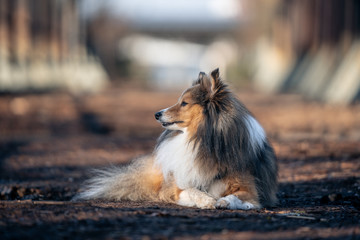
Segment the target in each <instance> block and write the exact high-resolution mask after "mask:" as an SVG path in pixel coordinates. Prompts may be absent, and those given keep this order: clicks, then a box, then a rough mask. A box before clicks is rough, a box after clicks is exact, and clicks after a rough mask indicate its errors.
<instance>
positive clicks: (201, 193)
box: [74, 69, 277, 210]
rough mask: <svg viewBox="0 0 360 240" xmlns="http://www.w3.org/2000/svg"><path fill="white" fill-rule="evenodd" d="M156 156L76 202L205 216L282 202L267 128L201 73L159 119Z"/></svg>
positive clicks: (122, 170)
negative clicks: (166, 205)
mask: <svg viewBox="0 0 360 240" xmlns="http://www.w3.org/2000/svg"><path fill="white" fill-rule="evenodd" d="M155 118H156V120H157V121H158V122H159V123H160V124H161V125H162V126H163V127H164V128H165V130H164V132H163V133H162V134H161V135H160V137H159V139H158V142H157V145H156V147H155V150H154V152H153V153H151V154H149V155H147V156H145V157H141V158H138V159H135V160H133V161H132V162H131V163H130V164H129V165H127V166H125V167H112V168H109V169H106V170H97V171H96V174H95V176H94V177H93V178H91V179H89V180H88V181H87V182H86V183H85V184H84V188H83V190H82V191H81V192H80V193H79V194H78V195H76V196H75V197H74V200H89V199H105V200H114V201H120V200H131V201H146V200H148V201H162V202H170V203H176V204H179V205H182V206H188V207H197V208H203V209H213V208H221V209H244V210H247V209H257V208H261V207H264V206H274V205H275V204H276V202H277V198H276V192H277V164H276V157H275V154H274V151H273V149H272V147H271V146H270V144H269V142H268V140H267V138H266V134H265V132H264V130H263V128H262V127H261V126H260V124H259V123H258V121H257V120H256V119H255V118H254V116H253V115H252V114H251V113H250V112H249V110H247V109H246V107H245V106H244V105H243V104H242V103H241V102H240V101H239V100H238V99H237V98H236V97H235V95H234V94H233V93H231V92H230V90H229V89H228V87H227V85H226V84H225V83H224V82H223V81H222V80H221V78H220V76H219V70H218V69H215V70H214V71H212V72H211V73H210V74H209V75H207V74H205V73H203V72H200V74H199V77H198V79H197V80H196V81H195V82H194V83H193V84H192V86H191V87H190V88H188V89H186V90H185V91H184V92H183V93H182V95H181V96H180V98H179V100H178V102H177V103H176V104H175V105H173V106H171V107H169V108H166V109H163V110H161V111H159V112H157V113H156V114H155Z"/></svg>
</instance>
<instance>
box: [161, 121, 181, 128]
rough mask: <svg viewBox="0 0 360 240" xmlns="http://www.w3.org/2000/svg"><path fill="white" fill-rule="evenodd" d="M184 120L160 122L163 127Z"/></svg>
mask: <svg viewBox="0 0 360 240" xmlns="http://www.w3.org/2000/svg"><path fill="white" fill-rule="evenodd" d="M183 122H184V121H174V122H160V123H161V125H162V126H163V127H168V126H171V125H174V124H177V123H183Z"/></svg>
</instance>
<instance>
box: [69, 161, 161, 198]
mask: <svg viewBox="0 0 360 240" xmlns="http://www.w3.org/2000/svg"><path fill="white" fill-rule="evenodd" d="M152 163H153V159H152V157H151V156H146V157H143V158H139V159H136V160H135V161H133V162H132V163H131V164H130V165H128V166H125V167H111V168H108V169H105V170H94V175H95V176H94V177H93V178H91V179H89V180H87V181H86V182H85V184H84V186H83V189H82V191H81V192H80V193H79V194H77V195H76V196H75V197H74V198H73V200H74V201H77V200H90V199H106V200H117V201H118V200H132V201H140V200H145V199H146V200H155V199H156V191H153V189H152V188H151V187H149V178H148V177H146V176H150V175H154V174H156V172H155V171H156V170H155V169H154V168H153V164H152ZM150 184H151V183H150Z"/></svg>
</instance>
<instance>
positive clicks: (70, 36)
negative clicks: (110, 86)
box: [0, 0, 107, 92]
mask: <svg viewBox="0 0 360 240" xmlns="http://www.w3.org/2000/svg"><path fill="white" fill-rule="evenodd" d="M78 5H79V1H76V0H53V1H47V0H1V1H0V33H1V34H0V67H1V69H0V91H28V90H48V89H57V88H63V89H69V90H71V91H72V92H83V91H85V92H87V91H97V90H99V89H101V88H102V87H103V86H104V85H105V84H106V80H107V76H106V74H105V71H104V70H103V67H102V66H101V64H100V63H99V61H97V60H96V58H95V57H93V56H91V55H89V54H88V53H87V51H86V46H85V40H84V39H85V35H84V34H85V25H84V24H82V23H81V22H82V21H81V17H80V13H79V6H78ZM81 34H83V36H80V35H81Z"/></svg>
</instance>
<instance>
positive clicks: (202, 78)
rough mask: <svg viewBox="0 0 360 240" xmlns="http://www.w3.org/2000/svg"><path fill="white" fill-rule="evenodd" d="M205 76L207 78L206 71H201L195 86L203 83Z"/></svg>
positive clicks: (194, 83)
mask: <svg viewBox="0 0 360 240" xmlns="http://www.w3.org/2000/svg"><path fill="white" fill-rule="evenodd" d="M204 78H206V73H204V72H200V73H199V76H198V78H197V79H196V80H195V81H194V82H193V84H192V85H193V86H195V85H197V84H201V82H202V81H204Z"/></svg>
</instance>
